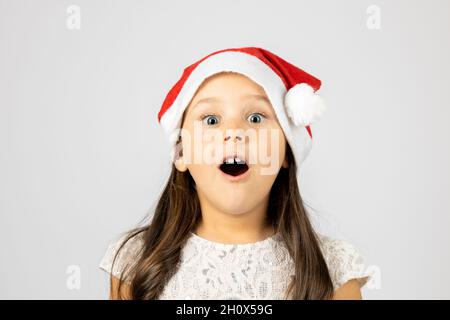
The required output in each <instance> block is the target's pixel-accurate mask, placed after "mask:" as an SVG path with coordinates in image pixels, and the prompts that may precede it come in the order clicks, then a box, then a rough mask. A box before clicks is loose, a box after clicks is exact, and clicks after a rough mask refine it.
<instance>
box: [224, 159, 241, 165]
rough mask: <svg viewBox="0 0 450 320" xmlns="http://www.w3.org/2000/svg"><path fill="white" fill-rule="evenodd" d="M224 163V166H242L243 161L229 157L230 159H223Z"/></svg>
mask: <svg viewBox="0 0 450 320" xmlns="http://www.w3.org/2000/svg"><path fill="white" fill-rule="evenodd" d="M224 163H226V164H244V163H245V160H242V159H241V158H238V157H235V158H232V157H230V158H227V159H225V162H224Z"/></svg>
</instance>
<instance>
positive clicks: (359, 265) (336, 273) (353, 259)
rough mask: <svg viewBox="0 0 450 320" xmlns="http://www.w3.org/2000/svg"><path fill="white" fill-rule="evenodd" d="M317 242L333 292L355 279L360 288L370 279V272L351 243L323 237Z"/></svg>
mask: <svg viewBox="0 0 450 320" xmlns="http://www.w3.org/2000/svg"><path fill="white" fill-rule="evenodd" d="M319 242H320V243H321V247H322V253H323V255H324V258H325V260H326V263H327V265H328V270H329V272H330V276H331V280H332V282H333V287H334V290H336V289H338V288H339V287H340V286H342V285H343V284H344V283H346V282H347V281H349V280H352V279H356V280H357V281H358V282H359V285H360V287H361V288H362V287H363V286H364V285H365V284H366V283H367V282H368V281H369V280H370V279H372V277H373V274H372V272H371V271H370V270H369V269H368V268H367V267H366V265H365V262H364V259H363V257H362V256H361V254H360V253H359V251H358V250H357V249H356V248H355V247H354V246H353V245H352V244H351V243H349V242H348V241H346V240H341V239H332V238H329V237H327V236H323V235H320V236H319Z"/></svg>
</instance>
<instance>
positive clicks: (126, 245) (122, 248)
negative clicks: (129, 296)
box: [99, 232, 144, 282]
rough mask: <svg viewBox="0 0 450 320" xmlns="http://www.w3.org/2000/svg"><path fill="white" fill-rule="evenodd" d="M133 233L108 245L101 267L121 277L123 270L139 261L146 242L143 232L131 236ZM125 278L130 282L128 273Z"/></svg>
mask: <svg viewBox="0 0 450 320" xmlns="http://www.w3.org/2000/svg"><path fill="white" fill-rule="evenodd" d="M131 235H132V233H126V234H124V235H122V236H120V237H119V238H118V239H116V240H115V241H113V242H111V243H110V244H109V245H108V247H107V249H106V252H105V254H104V255H103V258H102V259H101V261H100V264H99V268H100V269H102V270H104V271H106V272H107V273H109V274H111V275H113V276H115V277H117V278H120V277H121V275H122V271H123V270H124V269H128V268H130V267H131V266H132V265H133V263H135V262H136V261H137V259H138V258H139V255H140V253H141V249H142V248H143V244H144V240H143V232H140V233H138V234H136V235H134V236H132V237H131V238H129V237H130V236H131ZM128 238H129V239H128ZM124 280H125V281H127V282H129V280H128V279H127V276H126V275H125V279H124Z"/></svg>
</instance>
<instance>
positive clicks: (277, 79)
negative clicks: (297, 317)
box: [100, 47, 371, 299]
mask: <svg viewBox="0 0 450 320" xmlns="http://www.w3.org/2000/svg"><path fill="white" fill-rule="evenodd" d="M320 84H321V82H320V80H319V79H317V78H315V77H313V76H312V75H310V74H308V73H306V72H305V71H303V70H301V69H299V68H297V67H295V66H294V65H292V64H290V63H288V62H287V61H285V60H283V59H281V58H280V57H278V56H276V55H275V54H273V53H271V52H269V51H267V50H265V49H262V48H256V47H245V48H232V49H225V50H220V51H216V52H213V53H211V54H209V55H207V56H206V57H204V58H202V59H201V60H199V61H197V62H195V63H194V64H192V65H190V66H188V67H187V68H185V69H184V72H183V74H182V76H181V78H180V79H179V80H178V82H177V83H176V84H175V85H174V86H173V87H172V89H171V90H170V91H169V93H168V94H167V97H166V99H165V101H164V103H163V105H162V107H161V110H160V112H159V114H158V120H159V122H160V123H161V125H162V127H163V128H164V130H165V131H166V133H167V135H168V136H169V141H170V143H171V147H172V155H171V160H172V164H171V166H172V172H171V174H170V177H169V180H168V182H167V184H166V186H165V188H164V190H163V192H162V194H161V196H160V198H159V201H158V203H157V206H156V209H155V212H154V214H153V217H152V219H151V221H150V223H149V224H148V225H145V226H143V227H139V228H136V229H134V230H132V231H130V232H127V233H126V234H124V235H123V236H122V237H121V238H120V239H119V240H118V241H117V242H115V243H113V244H111V245H110V246H109V248H108V250H107V252H106V254H105V256H104V258H103V259H102V261H101V264H100V267H101V268H102V269H103V270H105V271H107V272H108V273H110V274H111V277H110V279H111V281H110V286H111V291H110V298H112V299H332V298H334V299H361V298H362V297H361V292H360V288H361V287H362V286H363V285H364V284H365V283H366V282H367V281H368V280H369V278H370V277H371V274H370V273H369V272H368V271H367V270H366V268H365V266H364V264H363V262H362V259H361V256H360V255H359V253H358V251H357V250H356V249H355V247H353V246H352V245H351V244H350V243H348V242H346V241H343V240H337V239H331V238H329V237H327V236H325V235H321V234H319V233H316V232H315V231H314V230H313V227H312V225H311V223H310V220H309V218H308V213H307V211H306V209H305V207H304V206H303V202H302V198H301V196H300V191H299V186H298V181H297V176H298V170H299V167H300V165H301V163H302V162H303V160H304V159H305V158H306V156H307V154H308V153H309V151H310V149H311V143H312V132H311V128H310V124H311V123H313V122H314V121H315V120H317V119H318V118H319V117H320V115H321V113H322V112H323V110H324V105H323V103H322V100H321V98H320V97H319V96H318V95H317V93H316V91H317V90H318V89H319V87H320Z"/></svg>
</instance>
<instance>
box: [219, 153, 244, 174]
mask: <svg viewBox="0 0 450 320" xmlns="http://www.w3.org/2000/svg"><path fill="white" fill-rule="evenodd" d="M219 169H220V170H221V171H222V172H224V173H226V174H228V175H230V176H233V177H236V176H239V175H241V174H243V173H245V172H246V171H247V170H248V165H247V163H245V160H241V159H240V158H238V157H232V158H227V159H225V160H224V162H223V163H222V164H221V165H220V167H219Z"/></svg>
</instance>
